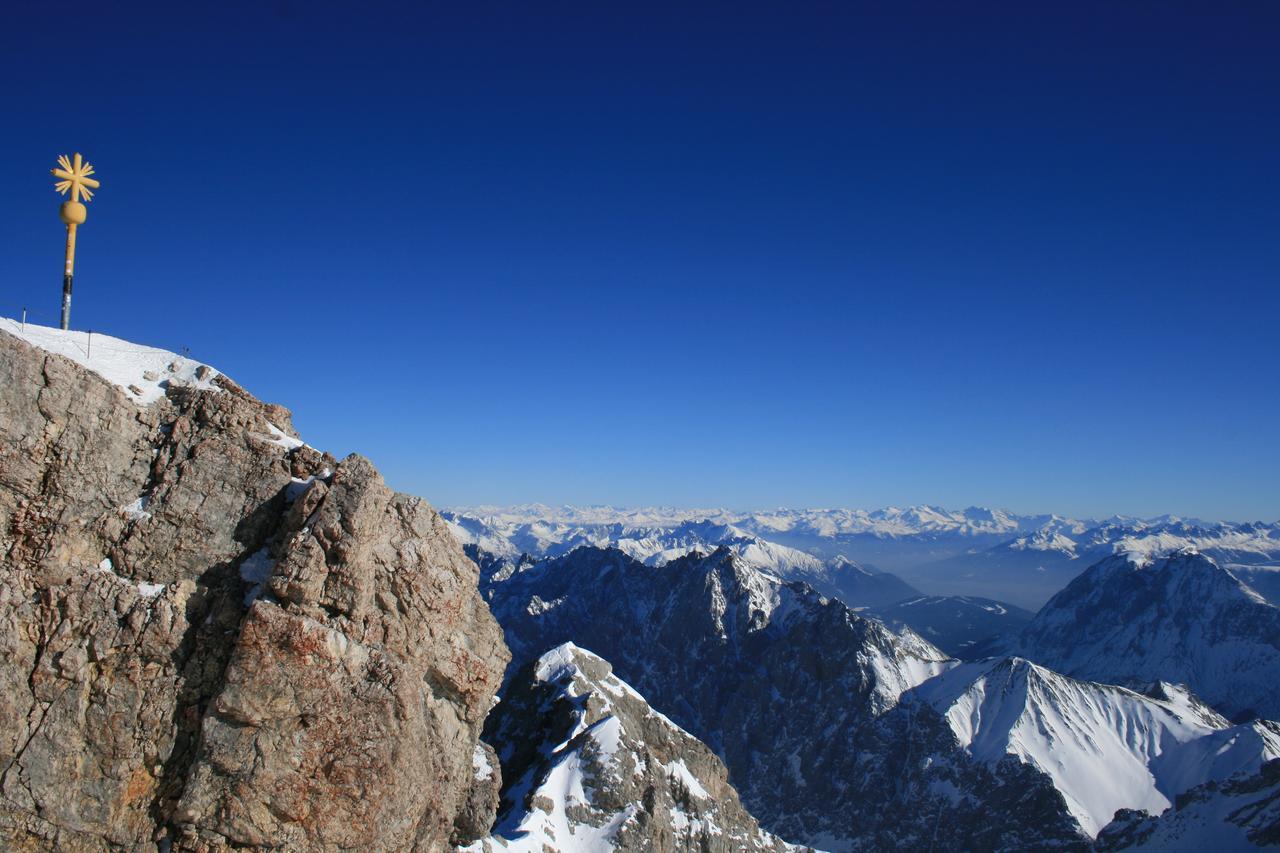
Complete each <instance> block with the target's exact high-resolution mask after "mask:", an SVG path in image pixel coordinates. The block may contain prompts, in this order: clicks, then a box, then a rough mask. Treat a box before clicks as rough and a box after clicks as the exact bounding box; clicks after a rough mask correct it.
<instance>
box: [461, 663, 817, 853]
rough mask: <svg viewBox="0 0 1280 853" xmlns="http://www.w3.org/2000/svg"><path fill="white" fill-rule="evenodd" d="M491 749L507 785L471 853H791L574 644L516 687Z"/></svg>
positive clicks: (716, 765) (712, 760)
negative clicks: (492, 823)
mask: <svg viewBox="0 0 1280 853" xmlns="http://www.w3.org/2000/svg"><path fill="white" fill-rule="evenodd" d="M486 737H488V738H489V739H490V741H491V742H492V743H494V744H496V746H497V749H498V754H499V755H500V756H501V759H502V766H503V776H504V778H505V779H508V780H509V781H508V782H507V784H506V785H505V786H504V788H503V795H502V796H503V803H502V808H501V811H500V814H499V818H498V823H497V826H496V827H495V830H494V833H493V836H492V837H490V838H488V839H484V840H482V841H480V842H477V843H475V844H473V845H472V846H471V847H469V848H467V849H468V850H471V851H497V850H511V851H530V853H542V851H543V850H545V849H548V848H550V849H553V850H581V851H605V850H645V851H649V850H705V849H723V850H775V851H781V850H788V849H794V848H791V847H790V845H787V844H784V843H783V842H782V841H780V840H779V839H777V838H775V837H774V836H772V835H770V834H768V833H766V832H763V831H762V830H761V829H760V827H759V825H758V824H757V823H756V821H755V819H754V818H752V817H751V815H749V814H748V813H747V811H746V809H744V808H743V807H742V804H741V803H740V802H739V801H738V795H737V792H735V791H734V789H733V787H732V786H731V785H730V784H729V783H728V781H727V776H728V773H727V771H726V770H725V768H724V765H723V764H722V763H721V762H720V759H718V758H716V756H715V755H714V754H713V753H712V752H711V750H709V749H707V747H706V746H704V745H703V744H702V743H700V742H698V740H696V739H695V738H694V737H693V736H691V735H689V734H688V733H687V732H685V731H683V730H682V729H680V728H679V727H678V726H676V725H675V724H674V723H673V722H671V721H670V720H669V719H667V718H666V717H664V716H663V715H661V714H659V713H657V712H656V711H654V710H653V709H652V708H650V707H649V705H648V703H647V702H645V700H644V698H643V697H642V696H641V695H640V694H639V693H637V692H636V691H635V690H633V689H632V688H631V687H630V686H629V685H627V684H626V683H625V682H623V681H621V680H619V679H618V678H617V677H616V676H614V675H613V674H612V671H611V668H610V666H609V664H608V663H607V662H605V661H604V660H602V659H601V658H599V657H597V656H596V655H593V654H591V653H590V652H588V651H585V650H583V649H580V648H578V647H576V646H574V645H573V644H572V643H566V644H563V645H560V646H556V647H555V648H553V649H551V650H550V651H548V652H546V653H545V654H543V655H542V656H541V657H540V658H539V659H538V660H537V661H536V662H535V663H533V664H531V665H529V666H527V667H526V668H525V669H524V670H523V671H522V672H521V673H520V675H518V676H517V677H516V679H515V682H514V684H513V687H512V689H511V690H509V691H508V693H507V695H506V696H505V697H504V698H503V701H502V702H501V703H500V704H499V706H498V707H497V708H496V709H495V711H494V712H493V714H491V716H490V718H489V721H488V723H487V726H486ZM483 769H484V768H480V770H481V772H483Z"/></svg>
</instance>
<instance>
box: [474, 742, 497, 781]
mask: <svg viewBox="0 0 1280 853" xmlns="http://www.w3.org/2000/svg"><path fill="white" fill-rule="evenodd" d="M471 768H472V769H473V770H475V771H476V781H477V782H483V781H484V780H485V779H488V778H490V777H491V776H493V765H492V764H490V763H489V756H487V755H486V754H485V751H484V748H483V747H482V746H480V744H478V743H477V744H476V747H475V749H473V750H472V751H471Z"/></svg>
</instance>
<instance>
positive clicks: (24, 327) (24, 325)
mask: <svg viewBox="0 0 1280 853" xmlns="http://www.w3.org/2000/svg"><path fill="white" fill-rule="evenodd" d="M26 330H27V306H25V305H24V306H22V331H24V332H25V331H26Z"/></svg>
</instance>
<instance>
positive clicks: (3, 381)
mask: <svg viewBox="0 0 1280 853" xmlns="http://www.w3.org/2000/svg"><path fill="white" fill-rule="evenodd" d="M215 381H216V383H217V384H218V385H219V387H220V388H221V391H218V392H214V391H207V390H199V389H196V388H194V387H181V386H180V384H179V383H178V382H177V381H176V380H175V381H174V382H172V383H171V384H170V386H169V388H168V389H167V397H166V398H165V399H162V400H160V401H158V402H156V403H154V404H152V405H151V406H149V407H145V408H144V407H139V406H137V405H135V404H134V403H133V402H131V401H130V400H129V399H128V398H127V397H126V396H125V395H124V394H123V393H122V392H121V390H120V389H118V388H117V387H115V386H114V385H111V384H109V383H108V382H106V381H105V380H103V379H101V378H100V377H98V376H97V375H95V374H93V373H91V372H89V371H87V370H85V369H83V368H81V367H79V366H77V365H75V364H74V363H72V362H70V361H68V360H66V359H63V358H61V357H58V356H54V355H50V354H48V353H45V352H43V351H41V350H38V349H35V348H33V347H31V346H29V345H27V344H26V343H24V342H23V341H20V340H18V339H17V338H14V337H11V336H9V335H7V334H4V333H0V622H2V623H3V624H2V625H0V846H4V847H7V848H10V849H24V848H30V849H47V848H50V847H57V848H60V849H72V850H75V849H84V850H90V849H106V848H111V847H125V848H130V849H148V848H150V847H151V846H152V845H153V844H155V843H157V842H164V841H165V840H168V841H169V842H171V843H172V844H173V846H174V847H176V848H179V849H219V848H225V847H229V846H241V845H250V846H286V847H295V848H308V849H335V848H342V847H360V848H364V849H370V848H373V849H379V848H380V849H391V848H394V849H414V848H417V849H438V848H441V847H443V846H445V845H446V844H448V843H450V842H458V841H469V840H471V839H473V838H476V837H479V836H481V835H483V834H485V833H486V832H487V831H488V826H489V823H490V822H491V820H492V816H493V814H492V807H493V804H494V801H496V795H497V787H498V784H499V779H498V777H497V775H496V774H493V775H492V776H490V777H489V778H487V779H485V780H479V779H477V778H476V777H475V774H474V772H473V770H472V756H473V753H474V752H475V750H476V749H477V737H478V734H479V731H480V727H481V725H482V724H483V721H484V716H485V714H486V712H487V711H488V708H489V706H490V704H491V702H492V698H493V695H494V692H495V691H496V689H497V686H498V683H499V680H500V678H501V674H502V671H503V669H504V667H505V665H506V663H507V660H508V653H507V650H506V648H505V646H504V645H503V642H502V639H501V635H500V632H499V630H498V628H497V625H496V623H495V622H494V621H493V619H492V617H491V616H490V615H489V611H488V608H487V607H486V606H485V604H484V603H483V601H482V600H481V599H480V597H479V595H478V594H477V592H476V582H477V574H476V568H475V566H474V564H472V563H471V562H470V561H469V560H467V559H466V557H465V556H464V555H463V554H462V552H461V550H460V548H459V547H458V545H457V544H456V543H455V542H454V540H453V539H452V537H451V536H450V535H449V534H448V531H447V528H446V527H445V525H444V523H443V522H442V521H441V520H440V518H439V516H438V515H437V514H436V513H435V511H434V510H433V509H431V507H430V506H428V505H427V504H426V503H425V502H423V501H421V500H419V499H416V498H412V497H408V496H405V495H400V494H396V493H394V492H392V491H391V490H390V489H388V488H387V487H386V486H385V485H384V484H383V483H382V480H381V478H380V477H379V476H378V474H377V472H376V471H375V470H374V468H373V466H372V465H371V464H369V462H368V461H367V460H364V459H363V458H360V457H357V456H352V457H349V458H347V459H345V460H343V461H341V462H338V461H337V460H335V459H333V458H332V457H330V456H328V455H326V454H321V453H319V452H317V451H315V450H313V449H311V448H309V447H306V446H297V442H295V441H289V440H287V439H286V440H282V439H281V438H280V435H281V433H284V434H285V436H288V435H290V434H291V433H292V428H291V424H290V419H289V413H288V412H287V411H286V410H284V409H282V408H280V407H278V406H271V405H267V404H264V403H261V402H259V401H257V400H255V399H254V398H253V397H251V396H250V395H249V394H247V393H246V392H244V391H243V390H242V389H240V388H239V387H238V386H236V385H235V384H234V383H232V382H230V381H229V380H227V379H226V378H225V377H218V379H217V380H215ZM486 804H487V805H486Z"/></svg>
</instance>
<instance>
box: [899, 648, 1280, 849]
mask: <svg viewBox="0 0 1280 853" xmlns="http://www.w3.org/2000/svg"><path fill="white" fill-rule="evenodd" d="M909 695H910V696H912V697H915V698H919V699H922V700H924V701H926V702H928V703H929V704H930V705H931V706H933V708H934V709H935V710H937V711H938V713H940V714H942V715H943V716H944V717H945V718H946V720H947V723H948V724H949V725H950V727H951V730H952V732H954V733H955V736H956V738H957V740H958V741H959V742H960V744H961V745H962V746H963V747H964V749H965V750H966V751H968V752H969V753H970V754H971V755H973V756H974V757H975V758H977V759H979V760H981V761H985V762H987V763H990V764H997V763H998V762H1000V761H1001V760H1003V759H1004V758H1005V757H1006V756H1008V755H1012V756H1014V757H1016V758H1017V759H1018V760H1020V761H1022V762H1025V763H1027V764H1030V765H1031V766H1033V767H1035V768H1036V769H1037V770H1039V771H1040V772H1042V773H1044V774H1046V775H1048V776H1049V777H1050V778H1051V779H1052V780H1053V785H1054V787H1055V788H1057V790H1058V791H1060V792H1061V793H1062V795H1063V797H1064V798H1065V800H1066V803H1067V807H1068V809H1069V810H1070V812H1071V814H1072V815H1073V816H1074V817H1075V818H1076V819H1077V820H1078V821H1079V822H1080V825H1081V827H1082V828H1083V829H1084V830H1085V831H1086V832H1088V833H1089V834H1090V835H1095V834H1097V832H1098V831H1099V830H1100V829H1101V828H1102V827H1103V826H1105V825H1106V824H1108V823H1109V822H1110V821H1111V818H1112V816H1113V815H1114V814H1115V812H1116V810H1117V809H1119V808H1137V809H1142V810H1144V811H1147V812H1151V813H1155V814H1159V813H1160V812H1162V811H1164V810H1165V809H1166V808H1168V807H1169V806H1170V805H1171V804H1172V803H1173V801H1174V799H1175V798H1176V797H1177V795H1178V794H1181V793H1182V792H1184V791H1186V790H1188V789H1190V788H1192V787H1195V786H1196V785H1199V784H1202V783H1204V782H1206V781H1215V780H1221V779H1226V778H1228V777H1230V776H1232V775H1234V774H1236V773H1239V772H1249V773H1252V772H1255V771H1256V770H1258V769H1259V768H1260V767H1261V766H1262V764H1264V763H1265V762H1267V761H1269V760H1271V759H1273V758H1278V757H1280V726H1277V725H1276V724H1272V723H1251V724H1245V725H1240V726H1229V725H1228V724H1227V723H1226V722H1225V721H1224V720H1221V718H1217V719H1215V718H1213V717H1211V716H1210V717H1207V718H1206V716H1205V715H1203V714H1201V713H1198V712H1197V711H1196V710H1195V709H1193V708H1188V707H1187V706H1186V704H1185V702H1179V701H1165V702H1162V701H1159V700H1156V699H1152V698H1150V697H1147V696H1143V695H1140V694H1138V693H1134V692H1133V691H1130V690H1126V689H1124V688H1120V687H1111V686H1106V685H1101V684H1094V683H1090V682H1084V681H1077V680H1075V679H1072V678H1067V677H1065V676H1062V675H1059V674H1057V673H1055V672H1053V671H1051V670H1048V669H1045V668H1044V667H1041V666H1037V665H1035V664H1033V663H1030V662H1029V661H1026V660H1022V659H1019V658H1005V659H997V660H988V661H982V662H978V663H970V664H965V665H963V666H960V667H957V668H955V669H952V670H950V671H948V672H946V673H944V674H942V675H940V676H938V677H937V678H934V679H932V680H930V681H928V682H925V683H924V684H922V685H921V686H919V687H917V688H916V689H915V690H913V691H912V692H911V693H910V694H909Z"/></svg>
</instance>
